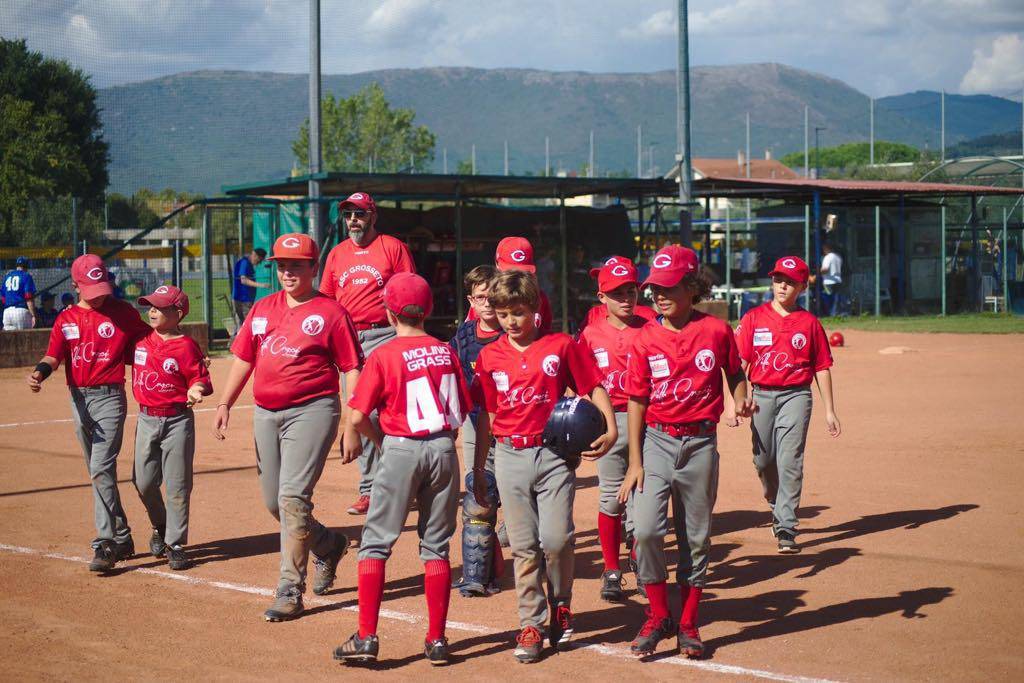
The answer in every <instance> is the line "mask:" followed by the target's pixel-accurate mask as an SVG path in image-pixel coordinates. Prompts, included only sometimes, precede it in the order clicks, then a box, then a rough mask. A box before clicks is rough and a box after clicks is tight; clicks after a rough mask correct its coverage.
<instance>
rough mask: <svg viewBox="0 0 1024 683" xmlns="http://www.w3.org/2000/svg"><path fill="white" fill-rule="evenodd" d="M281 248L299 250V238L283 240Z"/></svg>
mask: <svg viewBox="0 0 1024 683" xmlns="http://www.w3.org/2000/svg"><path fill="white" fill-rule="evenodd" d="M281 246H282V247H285V248H287V249H298V248H299V238H298V237H289V238H287V239H284V240H281Z"/></svg>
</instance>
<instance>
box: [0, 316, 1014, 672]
mask: <svg viewBox="0 0 1024 683" xmlns="http://www.w3.org/2000/svg"><path fill="white" fill-rule="evenodd" d="M846 340H847V345H848V346H847V348H844V349H839V350H838V351H837V366H836V368H835V370H834V376H835V378H836V404H837V410H838V413H839V417H840V419H841V420H842V423H843V431H844V433H843V436H842V437H841V438H840V439H839V440H837V441H833V440H832V439H830V438H829V437H828V436H827V434H826V433H825V427H824V420H823V419H822V416H821V413H820V411H817V412H816V413H815V415H814V417H813V421H812V429H811V435H810V437H809V444H808V451H807V453H808V455H807V464H806V477H805V489H804V491H805V494H804V499H803V508H802V510H801V524H802V526H801V531H802V534H801V536H800V541H801V542H802V544H803V546H804V550H803V552H802V553H801V554H799V555H795V556H779V555H777V554H776V553H775V544H774V540H773V539H772V536H771V531H770V527H769V526H768V523H769V520H770V515H769V513H768V512H767V508H766V506H765V504H764V502H763V501H762V500H761V499H760V496H759V491H760V486H759V484H758V481H757V477H756V475H755V473H754V471H753V466H752V465H751V457H750V443H749V442H750V433H749V429H748V428H747V427H746V426H743V427H740V428H737V429H728V428H725V427H722V428H721V429H720V432H719V433H720V450H721V453H722V471H721V484H720V490H719V497H718V504H717V506H716V512H715V523H714V526H715V537H714V540H713V543H714V545H713V548H712V566H711V571H710V575H709V585H708V589H707V591H706V593H705V595H706V600H705V602H704V605H703V609H702V614H701V617H702V618H701V622H702V624H703V626H702V628H701V633H702V635H703V636H704V639H705V640H706V641H707V642H708V644H709V646H710V647H711V649H712V653H711V657H710V658H709V659H707V660H705V661H703V662H699V663H695V664H694V663H687V662H686V661H685V660H681V659H680V658H678V657H674V656H665V657H661V658H658V659H656V660H655V661H653V662H650V663H641V662H636V661H633V660H632V658H631V657H629V655H628V653H627V650H628V644H629V641H630V640H631V639H632V637H633V636H634V635H635V633H636V630H637V629H638V627H639V626H640V623H641V622H642V620H643V615H642V606H643V605H644V604H645V602H644V601H643V600H639V599H637V598H636V597H635V596H633V592H632V590H631V591H630V595H631V598H630V602H628V603H627V604H625V605H620V606H613V605H609V604H607V603H603V602H601V601H600V600H599V599H598V597H597V593H598V588H599V582H600V575H601V560H600V547H599V545H598V541H597V532H596V510H597V489H596V482H597V476H596V468H595V467H594V465H593V464H585V465H584V466H583V467H582V468H581V470H580V488H579V490H578V492H577V498H576V525H577V533H578V538H577V553H576V562H577V565H576V566H577V571H576V576H577V581H576V586H575V597H574V602H573V608H574V611H575V613H576V615H577V620H576V629H577V634H578V635H577V637H576V643H577V646H576V648H575V649H574V650H573V651H570V652H566V653H562V654H558V655H553V656H550V657H548V658H546V659H545V660H544V661H542V662H540V663H538V664H536V665H533V666H529V667H527V666H520V665H518V664H516V663H515V662H513V661H512V658H511V650H510V645H511V641H512V638H513V636H514V630H515V627H516V616H515V608H514V591H513V590H512V588H511V584H510V582H509V577H510V576H511V562H510V561H509V570H508V571H506V579H505V583H504V590H503V592H502V593H500V594H499V595H497V596H494V597H492V598H487V599H479V598H478V599H472V600H467V599H463V598H461V597H460V596H459V595H458V593H457V592H455V593H453V595H452V606H451V612H450V619H451V620H452V622H453V623H452V624H451V625H450V627H449V633H448V636H449V638H450V640H451V641H452V646H453V650H454V652H455V654H456V655H457V659H456V661H455V662H454V663H453V665H452V666H450V667H448V668H447V669H445V670H443V671H435V670H432V669H431V668H430V667H429V666H428V665H427V664H426V662H425V661H423V659H422V643H423V636H424V632H425V628H426V623H425V618H424V615H425V604H424V601H423V597H422V578H421V572H422V565H421V564H420V563H419V561H418V558H417V551H416V538H415V532H414V531H409V532H407V533H405V534H404V535H403V537H402V539H401V540H400V541H399V544H398V546H397V547H396V550H395V555H394V557H393V558H392V560H391V561H390V562H389V563H388V575H387V585H386V589H385V590H386V592H385V602H384V605H383V607H384V609H385V610H387V611H386V613H385V614H384V616H383V618H382V620H381V631H380V634H381V656H382V661H381V662H380V664H379V665H378V666H377V667H375V668H376V669H378V670H379V671H380V674H379V675H380V676H383V677H388V678H398V677H404V678H408V677H411V676H420V675H430V674H433V675H435V676H438V677H440V676H441V675H444V676H448V677H454V678H455V679H465V680H474V681H479V680H481V679H485V680H486V679H492V678H499V677H501V678H505V677H507V676H508V675H510V674H511V675H515V676H516V677H518V678H523V679H536V678H548V677H555V676H560V677H569V676H572V677H574V678H576V679H581V680H582V679H586V680H595V679H600V680H622V679H624V677H626V676H630V677H632V678H634V679H641V678H643V679H665V678H669V677H673V678H684V677H685V678H692V679H704V680H706V679H709V678H722V679H726V678H728V679H735V678H737V677H742V678H758V677H762V678H774V679H776V680H804V679H807V678H811V679H831V680H867V679H875V680H894V679H914V680H923V679H945V680H967V679H972V680H976V679H982V678H998V679H1007V680H1010V679H1014V680H1020V679H1021V678H1022V677H1024V634H1022V631H1021V630H1019V629H1020V624H1019V621H1020V617H1021V616H1022V613H1024V608H1022V605H1024V515H1022V511H1024V497H1022V496H1021V484H1022V482H1024V477H1022V476H1021V475H1022V474H1024V438H1022V437H1024V428H1022V427H1021V416H1020V406H1021V405H1022V403H1021V399H1020V393H1021V392H1020V388H1021V382H1022V380H1024V359H1022V354H1021V350H1022V348H1024V338H1022V337H1021V336H1012V335H1011V336H968V335H900V334H882V333H868V332H855V331H850V332H847V333H846ZM901 347H902V348H901ZM894 349H895V350H896V351H903V352H890V353H884V354H883V353H879V351H881V350H888V351H892V350H894ZM906 349H909V350H906ZM228 362H229V361H227V360H218V361H216V362H215V364H214V367H213V368H212V370H213V375H214V381H215V382H216V383H218V389H219V387H220V386H223V381H224V377H225V374H226V369H227V366H228ZM25 374H27V370H25V371H22V370H3V371H0V581H2V585H3V595H4V598H3V604H4V615H3V619H2V620H0V640H2V642H3V643H4V645H3V648H2V650H0V652H2V660H3V668H4V672H5V674H4V678H7V679H11V680H16V679H30V680H38V679H55V678H56V679H70V678H77V679H86V680H91V679H100V678H104V679H117V678H131V679H141V678H146V679H164V680H168V679H172V678H173V679H181V678H183V677H184V678H193V677H200V676H202V677H207V678H216V679H252V678H274V679H284V678H286V677H289V676H293V675H301V676H313V677H315V678H316V679H324V678H327V677H328V676H337V675H346V674H347V675H350V676H353V675H361V676H365V675H366V673H365V672H362V671H360V670H352V669H345V667H342V666H340V665H338V664H336V663H334V662H333V661H331V658H330V650H331V648H333V647H334V646H335V645H337V644H339V643H340V642H342V641H343V640H344V638H346V637H347V636H348V635H349V634H350V633H352V632H353V631H354V630H355V629H356V614H355V612H354V605H355V597H356V596H355V588H354V586H355V563H354V555H349V556H348V557H346V558H345V559H344V560H343V562H342V565H341V567H340V570H339V580H338V582H337V583H336V587H335V589H334V590H333V591H332V593H331V594H329V595H328V596H325V597H324V598H315V597H314V596H312V595H311V594H310V595H307V598H309V600H308V601H307V608H308V609H309V613H308V615H307V616H305V617H303V618H302V619H300V620H298V621H295V622H291V623H284V624H270V623H265V622H264V621H263V620H262V616H261V615H262V612H263V610H264V609H265V608H266V607H267V606H268V604H269V601H270V599H269V597H267V596H268V595H269V594H270V591H271V590H272V589H273V587H274V585H275V582H276V578H277V555H276V548H277V542H278V531H277V527H276V522H275V521H274V520H273V518H271V517H270V515H269V514H268V513H267V512H266V511H265V510H264V508H263V506H262V503H261V501H260V495H259V489H258V485H257V481H256V471H255V455H254V448H253V443H252V437H251V415H252V411H251V409H246V408H243V407H239V408H238V409H236V410H235V411H234V414H233V416H232V418H233V422H232V425H231V429H230V436H229V438H228V440H227V441H226V442H223V443H219V442H216V441H215V440H214V439H213V438H212V436H210V425H211V422H212V412H208V411H207V412H201V413H199V414H198V416H197V422H198V430H199V434H200V436H199V439H198V445H197V455H196V470H197V475H196V478H195V492H194V494H193V499H192V527H191V532H190V534H191V538H190V547H191V549H192V550H191V552H192V554H193V556H194V557H195V558H196V559H197V566H196V567H195V568H194V569H192V570H190V571H188V572H184V573H172V572H170V571H169V570H167V567H166V563H165V562H163V561H154V559H153V558H152V557H150V556H149V555H148V554H139V555H137V556H136V557H135V558H134V559H133V560H131V561H129V562H127V563H125V564H124V565H123V567H119V569H118V571H117V572H116V573H114V574H113V575H110V576H97V575H93V574H90V573H89V572H88V571H87V570H86V566H85V563H84V561H85V560H87V559H88V558H90V557H91V551H90V549H89V541H90V539H91V538H92V536H93V528H92V514H91V513H92V510H91V507H92V501H91V492H90V489H89V482H88V477H87V474H86V469H85V465H84V463H83V458H82V455H81V453H80V451H79V448H78V445H77V443H76V442H75V440H74V436H73V434H72V423H71V420H70V407H69V405H68V398H67V391H66V389H65V388H64V387H63V386H62V380H61V377H59V376H56V375H55V376H54V378H52V380H51V381H50V382H48V384H47V386H46V387H45V388H44V390H43V392H42V394H39V395H32V394H30V393H29V391H28V389H27V387H25V386H24V381H23V376H24V375H25ZM212 403H214V402H212V401H211V405H212ZM246 404H251V395H248V394H247V395H246V396H243V398H242V399H241V400H240V401H239V406H244V405H246ZM130 412H131V413H134V409H130ZM134 422H135V420H134V419H133V418H129V420H128V424H127V426H126V432H127V435H126V439H125V448H124V449H123V450H122V454H121V458H120V469H119V474H120V479H121V481H122V482H123V483H122V484H121V495H122V498H123V501H124V503H125V507H126V510H127V513H128V518H129V522H130V523H131V524H132V527H133V531H134V536H135V543H136V547H137V548H138V549H139V550H140V551H145V550H146V546H147V540H148V537H149V528H148V524H147V521H146V516H145V512H144V510H143V508H142V505H141V504H140V503H139V500H138V496H137V495H136V493H135V490H134V488H133V487H132V485H131V482H130V477H131V466H130V463H131V457H132V447H131V443H132V439H131V434H132V433H133V432H134ZM357 479H358V472H357V470H356V469H355V466H354V465H351V466H342V465H341V463H340V461H339V460H338V459H337V457H336V456H335V457H333V458H332V460H331V461H330V462H329V463H328V467H327V470H326V472H325V474H324V477H323V479H322V480H321V483H320V485H319V487H318V488H317V496H316V502H317V515H318V517H319V518H320V519H321V520H322V521H323V522H324V523H326V524H329V525H332V526H335V527H340V528H342V529H344V530H345V531H346V532H348V533H349V534H350V535H353V536H356V535H358V530H359V527H358V522H359V521H360V519H361V518H354V517H350V516H349V515H347V514H345V512H344V510H345V507H347V505H348V503H350V502H351V500H352V499H353V498H354V497H355V492H356V484H357ZM413 514H415V513H413ZM413 527H414V519H413V518H412V517H410V522H409V527H408V528H409V529H412V528H413ZM672 545H673V547H674V541H673V544H672ZM453 546H454V547H453V558H452V564H453V572H452V573H453V577H458V576H459V575H460V568H459V567H460V553H459V549H458V543H455V544H453ZM627 579H629V581H628V586H629V587H630V588H631V589H632V588H633V587H634V583H633V581H632V575H627ZM676 609H678V607H677V608H676ZM667 645H668V643H663V644H662V647H663V649H664V648H665V647H666V646H667Z"/></svg>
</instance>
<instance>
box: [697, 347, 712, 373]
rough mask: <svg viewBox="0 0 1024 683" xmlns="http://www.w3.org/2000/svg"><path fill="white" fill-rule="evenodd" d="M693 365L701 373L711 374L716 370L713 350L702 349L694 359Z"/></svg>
mask: <svg viewBox="0 0 1024 683" xmlns="http://www.w3.org/2000/svg"><path fill="white" fill-rule="evenodd" d="M693 364H694V365H696V366H697V369H698V370H700V371H701V372H711V371H712V370H714V369H715V353H714V351H712V350H711V349H701V350H700V351H698V352H697V355H696V356H695V357H694V359H693Z"/></svg>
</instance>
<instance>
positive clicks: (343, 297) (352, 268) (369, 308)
mask: <svg viewBox="0 0 1024 683" xmlns="http://www.w3.org/2000/svg"><path fill="white" fill-rule="evenodd" d="M415 272H416V266H415V264H413V261H412V254H410V253H409V247H407V246H405V243H404V242H402V241H401V240H398V239H396V238H394V237H392V236H391V235H382V234H379V233H378V234H377V236H376V237H374V238H373V241H372V242H370V243H369V244H368V245H366V246H365V247H360V246H359V245H357V244H356V243H355V242H353V241H352V240H351V239H347V240H345V241H344V242H342V243H340V244H339V245H338V246H336V247H334V249H331V253H330V254H328V255H327V262H326V263H325V264H324V272H323V275H322V276H321V278H320V291H321V292H323V293H324V294H326V295H327V296H329V297H333V298H335V299H337V300H338V302H339V303H340V304H341V305H342V306H344V307H345V309H346V310H348V312H349V315H351V316H352V321H353V322H355V323H357V324H358V325H366V324H371V323H372V324H380V323H383V324H385V325H386V324H387V322H388V316H387V314H386V313H385V309H384V283H386V282H387V281H388V280H389V279H390V278H391V276H392V275H394V274H395V273H415Z"/></svg>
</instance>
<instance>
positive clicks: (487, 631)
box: [0, 543, 835, 683]
mask: <svg viewBox="0 0 1024 683" xmlns="http://www.w3.org/2000/svg"><path fill="white" fill-rule="evenodd" d="M0 551H4V552H8V553H15V554H19V555H35V556H37V557H44V558H47V559H52V560H63V561H65V562H76V563H79V564H88V563H89V560H87V559H85V558H84V557H76V556H74V555H65V554H63V553H48V552H45V551H42V550H36V549H35V548H26V547H24V546H17V545H7V544H5V543H0ZM131 571H132V572H139V573H141V574H148V575H150V576H159V577H161V578H164V579H170V580H172V581H177V582H179V583H185V584H190V585H193V586H208V587H211V588H219V589H221V590H229V591H234V592H236V593H247V594H249V595H259V596H263V597H268V598H272V597H274V591H272V590H270V589H269V588H260V587H258V586H250V585H248V584H244V583H233V582H230V581H215V580H213V579H204V578H201V577H198V576H195V575H191V576H188V575H185V574H180V573H174V572H166V571H161V570H159V569H150V568H148V567H133V568H132V570H131ZM304 602H306V603H309V604H312V605H336V604H337V603H336V602H334V601H332V600H327V599H325V598H320V597H317V596H310V597H309V598H304ZM341 609H343V610H345V611H347V612H357V613H358V612H359V607H358V606H357V605H346V606H344V607H342V608H341ZM380 616H382V617H383V618H385V619H391V620H393V621H402V622H405V623H407V624H417V623H421V622H423V621H424V619H423V617H421V616H418V615H415V614H406V613H405V612H399V611H396V610H390V609H381V611H380ZM447 627H448V628H449V629H452V630H454V631H464V632H467V633H477V634H481V635H492V634H496V633H501V631H500V630H497V629H493V628H490V627H487V626H480V625H478V624H467V623H464V622H461V621H449V622H448V623H447ZM573 649H581V650H590V651H592V652H596V653H598V654H600V655H604V656H605V657H614V658H616V659H627V660H636V657H635V656H634V655H632V654H631V653H630V652H629V651H628V650H626V649H625V648H616V647H611V646H609V645H599V644H590V645H580V646H578V647H577V648H573ZM652 663H655V664H667V665H673V666H687V667H691V668H694V669H701V670H704V671H711V672H714V673H719V674H729V675H734V676H747V677H752V678H761V679H765V680H769V681H785V682H786V683H835V682H834V681H830V680H828V679H825V678H808V677H805V676H789V675H786V674H779V673H775V672H774V671H764V670H761V669H748V668H746V667H742V666H732V665H730V664H719V663H717V662H708V661H701V660H693V659H686V658H685V657H665V658H663V659H657V660H654V661H653V662H652Z"/></svg>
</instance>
